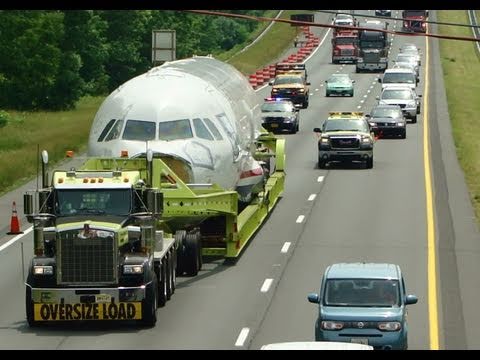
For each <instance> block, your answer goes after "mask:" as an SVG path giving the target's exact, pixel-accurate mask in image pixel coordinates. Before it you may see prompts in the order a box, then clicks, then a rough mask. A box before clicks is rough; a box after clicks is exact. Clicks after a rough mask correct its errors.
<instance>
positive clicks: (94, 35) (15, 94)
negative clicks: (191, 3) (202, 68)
mask: <svg viewBox="0 0 480 360" xmlns="http://www.w3.org/2000/svg"><path fill="white" fill-rule="evenodd" d="M224 11H225V12H233V13H241V14H248V15H255V16H261V15H263V14H264V13H265V10H224ZM258 26H259V23H258V22H256V21H249V20H244V19H233V18H226V17H220V16H218V17H217V16H204V15H198V14H192V13H186V12H181V11H167V10H66V11H56V10H49V11H40V10H0V108H4V109H17V110H41V109H48V110H64V109H71V108H73V107H74V106H75V104H76V102H77V101H78V100H79V99H80V97H81V96H84V95H102V94H106V93H108V92H110V91H112V90H113V89H115V88H116V87H118V86H119V85H120V84H122V83H123V82H125V81H127V80H128V79H130V78H132V77H134V76H136V75H139V74H141V73H143V72H145V71H147V70H148V69H149V68H150V67H151V37H152V30H155V29H172V30H175V31H176V39H177V58H185V57H189V56H192V55H193V54H197V55H207V54H214V55H215V54H218V53H220V52H225V51H228V50H230V49H231V48H233V47H234V46H235V45H238V44H241V43H243V42H245V41H246V40H247V38H248V36H249V34H250V33H252V32H253V31H254V30H255V29H256V28H257V27H258Z"/></svg>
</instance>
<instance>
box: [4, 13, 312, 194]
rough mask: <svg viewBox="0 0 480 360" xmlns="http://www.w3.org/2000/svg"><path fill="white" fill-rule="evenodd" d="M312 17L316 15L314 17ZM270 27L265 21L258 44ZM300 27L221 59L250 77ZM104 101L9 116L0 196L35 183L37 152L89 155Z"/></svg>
mask: <svg viewBox="0 0 480 360" xmlns="http://www.w3.org/2000/svg"><path fill="white" fill-rule="evenodd" d="M305 12H307V13H309V12H308V11H304V10H287V11H284V12H283V15H282V17H281V18H284V19H289V18H290V15H291V14H296V13H305ZM310 13H311V12H310ZM276 14H278V10H269V11H268V12H267V13H266V14H265V17H271V18H273V17H275V16H276ZM268 24H269V22H263V23H262V25H261V26H259V27H258V29H257V30H256V32H255V33H253V34H252V35H251V39H254V38H255V37H256V36H257V35H258V34H260V33H261V32H262V31H263V29H265V27H267V26H268ZM297 31H299V29H298V28H296V27H292V26H290V25H289V24H283V23H275V24H274V25H273V26H272V27H271V29H270V31H269V32H268V33H267V34H266V35H264V36H263V37H262V38H261V39H260V40H259V41H258V42H257V43H256V44H255V45H252V46H251V47H249V48H248V49H247V50H246V51H244V52H242V53H238V52H239V50H241V49H242V48H243V47H244V46H245V44H242V45H239V46H238V47H236V48H234V49H232V50H230V51H229V52H227V53H223V54H220V55H217V56H216V58H217V59H220V60H222V59H223V60H225V59H229V63H230V64H231V65H233V66H235V67H236V68H237V69H239V70H240V71H241V72H243V73H244V74H245V75H248V74H250V73H252V72H254V71H255V70H257V69H260V68H262V67H263V66H264V65H266V64H268V63H269V62H271V61H272V59H275V58H277V57H279V56H280V55H281V54H282V53H283V52H284V51H285V50H286V49H287V48H288V47H289V46H291V44H292V41H293V39H294V38H295V36H296V34H297ZM103 100H104V97H95V98H93V97H86V98H83V99H81V100H80V101H79V103H78V104H77V107H76V109H75V110H72V111H61V112H30V113H29V112H22V113H19V112H15V111H8V122H7V123H6V125H5V126H3V127H0V195H1V194H4V193H5V192H7V191H11V190H12V189H15V188H17V187H18V186H20V185H22V184H24V183H26V182H27V181H29V180H31V179H33V178H34V177H35V175H36V174H37V166H38V165H37V159H38V156H37V147H39V149H40V151H41V150H43V149H46V150H47V151H48V152H49V160H50V167H53V166H55V164H56V163H58V162H59V161H61V160H63V159H64V158H65V152H66V151H67V150H73V151H75V152H76V153H79V152H83V151H85V150H86V147H87V141H88V134H89V132H90V126H91V124H92V122H93V118H94V116H95V113H96V112H97V110H98V108H99V107H100V104H101V103H102V101H103Z"/></svg>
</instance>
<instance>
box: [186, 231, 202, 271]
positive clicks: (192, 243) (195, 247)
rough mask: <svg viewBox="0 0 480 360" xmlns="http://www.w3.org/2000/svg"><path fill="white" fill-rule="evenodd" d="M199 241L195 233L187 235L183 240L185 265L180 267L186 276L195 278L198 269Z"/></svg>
mask: <svg viewBox="0 0 480 360" xmlns="http://www.w3.org/2000/svg"><path fill="white" fill-rule="evenodd" d="M199 250H200V249H199V241H198V237H197V236H196V234H195V233H193V234H187V236H186V238H185V263H184V264H183V265H182V267H184V269H185V274H186V275H187V276H196V275H197V274H198V270H199V268H200V266H199V265H200V264H199V258H200V257H199Z"/></svg>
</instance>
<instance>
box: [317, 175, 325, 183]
mask: <svg viewBox="0 0 480 360" xmlns="http://www.w3.org/2000/svg"><path fill="white" fill-rule="evenodd" d="M324 177H325V176H319V177H318V178H317V182H322V181H323V178H324Z"/></svg>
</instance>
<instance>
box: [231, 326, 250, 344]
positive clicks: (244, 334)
mask: <svg viewBox="0 0 480 360" xmlns="http://www.w3.org/2000/svg"><path fill="white" fill-rule="evenodd" d="M249 332H250V329H249V328H247V327H245V328H243V329H242V331H240V334H239V335H238V338H237V341H236V342H235V346H243V344H244V343H245V340H247V336H248V333H249Z"/></svg>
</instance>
